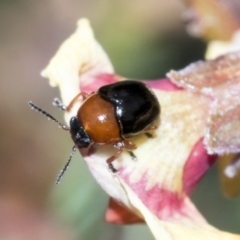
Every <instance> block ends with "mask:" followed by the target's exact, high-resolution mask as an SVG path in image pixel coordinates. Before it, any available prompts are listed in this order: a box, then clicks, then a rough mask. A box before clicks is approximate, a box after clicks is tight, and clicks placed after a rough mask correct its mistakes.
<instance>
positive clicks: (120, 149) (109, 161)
mask: <svg viewBox="0 0 240 240" xmlns="http://www.w3.org/2000/svg"><path fill="white" fill-rule="evenodd" d="M115 147H117V148H118V151H117V152H116V153H115V154H114V155H113V156H111V157H110V158H108V159H107V160H106V162H107V164H108V167H109V169H110V170H111V171H112V172H113V173H116V172H117V170H116V169H115V168H114V166H113V165H112V162H113V161H114V160H116V159H117V158H118V157H119V156H120V155H121V153H122V151H123V147H124V144H123V143H118V144H116V145H115Z"/></svg>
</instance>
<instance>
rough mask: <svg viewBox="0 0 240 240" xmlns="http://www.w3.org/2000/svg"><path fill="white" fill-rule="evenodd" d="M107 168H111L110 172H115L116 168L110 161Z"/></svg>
mask: <svg viewBox="0 0 240 240" xmlns="http://www.w3.org/2000/svg"><path fill="white" fill-rule="evenodd" d="M108 168H109V169H110V170H111V172H112V173H116V172H117V169H116V168H115V167H114V166H113V165H112V163H108Z"/></svg>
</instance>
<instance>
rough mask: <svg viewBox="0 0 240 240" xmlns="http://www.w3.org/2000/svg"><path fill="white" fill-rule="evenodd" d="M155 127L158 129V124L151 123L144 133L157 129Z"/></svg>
mask: <svg viewBox="0 0 240 240" xmlns="http://www.w3.org/2000/svg"><path fill="white" fill-rule="evenodd" d="M155 129H157V126H155V125H151V126H149V127H147V128H146V129H145V130H144V131H143V133H146V132H150V131H153V130H155Z"/></svg>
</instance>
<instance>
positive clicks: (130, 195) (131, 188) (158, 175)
mask: <svg viewBox="0 0 240 240" xmlns="http://www.w3.org/2000/svg"><path fill="white" fill-rule="evenodd" d="M79 23H80V24H79V29H78V30H77V31H76V33H75V34H73V35H72V37H70V39H69V40H66V42H65V43H64V44H63V45H62V47H61V48H60V50H59V53H57V54H56V56H55V57H54V58H53V60H52V61H51V62H50V65H49V66H48V67H47V68H46V70H45V71H44V76H48V77H49V78H50V79H51V82H52V83H54V84H55V85H58V86H59V87H60V91H61V94H62V97H63V102H64V104H66V105H67V104H68V103H69V102H70V100H71V99H72V98H74V97H75V95H76V94H78V93H79V92H80V91H87V92H92V91H95V90H97V89H98V87H99V86H100V85H104V84H108V83H111V82H114V81H116V80H119V79H120V78H119V77H118V76H116V75H115V74H114V72H113V69H112V67H111V64H110V63H109V60H108V59H107V57H106V55H105V53H104V52H103V51H102V49H101V47H100V46H99V45H98V43H97V42H96V40H95V39H94V38H93V34H92V31H91V30H89V26H88V24H86V20H81V21H80V22H79ZM78 32H80V33H86V32H87V33H88V34H87V36H90V37H89V38H87V41H86V39H85V34H80V35H79V34H78ZM82 38H83V39H85V40H82ZM78 41H79V43H81V44H80V45H81V47H79V48H78V47H77V49H78V51H75V50H74V49H75V47H76V46H77V45H78V44H77V43H78ZM82 43H84V44H82ZM95 55H96V56H95ZM98 55H99V56H98ZM66 59H67V60H66ZM96 59H99V61H96ZM101 61H102V62H101ZM99 62H100V64H99ZM86 66H87V67H86ZM63 73H65V75H64V74H63ZM66 74H67V76H66ZM121 80H122V79H121ZM148 84H149V86H151V87H153V90H154V93H155V94H156V96H157V98H158V101H159V103H160V105H161V117H160V119H159V121H158V122H157V123H156V124H157V126H158V127H157V129H156V131H154V132H153V133H152V134H147V135H146V134H141V135H139V136H136V137H134V138H132V139H131V140H132V141H133V142H134V143H135V144H136V145H137V149H136V150H134V151H133V152H128V151H124V153H123V154H122V155H121V156H120V157H119V158H118V159H117V160H116V161H114V163H113V164H114V167H115V168H116V169H118V172H117V173H116V174H113V173H112V172H111V171H110V170H109V169H108V166H107V164H106V159H107V158H108V157H109V156H112V155H114V152H115V150H114V148H113V147H112V146H97V145H94V146H93V147H91V148H90V149H87V150H85V151H83V150H81V153H82V155H83V157H84V160H85V161H86V163H87V165H88V167H89V169H90V171H91V172H92V174H93V176H94V177H95V179H96V180H97V182H98V183H99V184H100V185H101V186H102V188H103V189H104V190H105V191H106V192H107V193H108V194H109V195H110V196H111V197H112V198H113V199H115V200H116V201H117V202H121V204H124V205H125V206H126V207H127V209H129V210H130V211H132V212H133V213H134V214H135V215H136V216H137V218H139V219H142V217H143V216H144V219H145V221H146V222H147V223H148V224H149V226H150V228H151V230H152V232H153V234H154V236H155V237H156V239H160V238H161V239H186V237H190V236H192V234H195V233H196V234H199V236H201V237H204V236H207V235H208V234H209V236H208V239H210V236H213V238H211V239H214V238H215V239H216V237H215V234H216V236H218V230H216V229H214V228H212V227H210V226H209V225H208V224H207V223H206V221H205V219H204V218H203V217H202V216H201V214H200V213H199V212H198V211H197V209H196V208H195V206H194V205H193V204H192V203H191V201H190V200H189V198H188V197H187V194H188V193H189V192H191V191H192V189H193V188H194V186H195V184H196V183H197V182H198V181H199V179H200V178H201V177H202V175H203V174H204V173H205V172H206V171H207V169H208V167H210V165H211V163H212V162H213V161H212V162H211V160H210V158H211V157H210V158H208V157H209V156H208V155H207V153H206V151H205V149H204V148H203V145H202V142H201V139H202V137H203V136H204V130H205V128H206V124H207V119H206V116H207V115H208V114H210V110H209V106H210V104H211V102H212V97H209V96H207V95H204V94H202V93H196V92H190V91H186V90H184V89H182V88H179V87H177V86H175V85H174V84H172V83H170V82H169V81H166V80H165V81H162V82H158V83H157V82H155V83H153V82H149V83H148ZM180 87H182V86H180ZM80 104H81V101H79V104H77V105H76V108H75V109H74V110H73V111H71V112H70V113H69V114H68V117H67V118H68V119H69V117H70V116H73V115H76V110H77V109H78V107H79V106H80ZM202 157H203V158H202ZM201 159H202V164H201ZM196 166H197V167H198V168H197V169H196ZM196 173H199V174H198V175H197V176H196V177H195V178H194V179H193V180H192V179H190V178H191V177H192V176H193V175H194V174H196ZM112 204H113V203H112ZM110 206H111V205H110ZM113 209H116V206H114V207H113ZM110 215H112V216H113V212H112V213H111V214H110ZM112 216H111V217H110V218H111V219H110V220H113V221H122V220H123V221H124V217H123V218H121V216H120V218H119V214H117V215H115V218H112ZM160 219H161V220H168V221H171V222H173V223H169V222H164V221H161V220H160ZM189 226H191V228H188V227H189ZM195 227H196V228H195ZM202 229H207V231H208V230H209V232H207V233H206V232H203V231H202ZM224 236H225V235H224ZM179 237H180V238H179ZM195 239H200V237H199V238H195ZM218 239H220V238H218ZM222 239H224V238H222ZM232 239H233V238H232Z"/></svg>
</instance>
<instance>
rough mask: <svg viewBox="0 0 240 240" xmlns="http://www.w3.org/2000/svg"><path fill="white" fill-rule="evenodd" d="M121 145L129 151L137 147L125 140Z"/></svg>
mask: <svg viewBox="0 0 240 240" xmlns="http://www.w3.org/2000/svg"><path fill="white" fill-rule="evenodd" d="M123 145H124V147H125V148H127V149H130V150H134V149H136V148H137V146H136V145H135V144H134V143H133V142H131V141H129V140H127V139H126V138H125V139H123Z"/></svg>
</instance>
